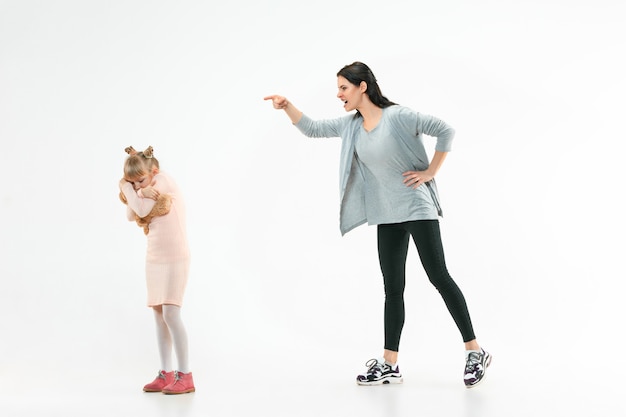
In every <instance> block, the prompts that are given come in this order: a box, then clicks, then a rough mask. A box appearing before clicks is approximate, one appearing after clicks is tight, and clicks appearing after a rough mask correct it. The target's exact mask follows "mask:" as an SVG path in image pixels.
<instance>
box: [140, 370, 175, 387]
mask: <svg viewBox="0 0 626 417" xmlns="http://www.w3.org/2000/svg"><path fill="white" fill-rule="evenodd" d="M173 381H174V371H170V372H165V371H159V374H158V375H157V377H156V378H154V381H152V382H151V383H149V384H146V385H144V387H143V390H144V392H161V391H162V390H163V388H165V387H166V386H167V385H169V384H171V383H172V382H173Z"/></svg>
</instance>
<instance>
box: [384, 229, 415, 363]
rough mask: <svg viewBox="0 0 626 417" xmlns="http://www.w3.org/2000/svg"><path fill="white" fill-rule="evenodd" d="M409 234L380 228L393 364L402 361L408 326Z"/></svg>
mask: <svg viewBox="0 0 626 417" xmlns="http://www.w3.org/2000/svg"><path fill="white" fill-rule="evenodd" d="M408 246H409V233H408V231H406V230H405V229H404V228H402V227H398V226H397V225H393V224H384V225H379V226H378V258H379V262H380V269H381V271H382V274H383V280H384V284H385V319H384V322H385V352H384V358H385V360H386V361H387V362H389V363H390V364H395V363H396V362H397V360H398V350H399V346H400V336H401V334H402V328H403V326H404V314H405V313H404V287H405V267H406V256H407V251H408Z"/></svg>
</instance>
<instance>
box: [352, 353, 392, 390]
mask: <svg viewBox="0 0 626 417" xmlns="http://www.w3.org/2000/svg"><path fill="white" fill-rule="evenodd" d="M365 366H367V367H368V369H367V372H366V373H365V375H358V376H357V377H356V383H357V384H359V385H382V384H401V383H402V374H401V373H400V368H399V367H398V366H397V365H396V369H393V368H392V367H391V365H389V364H387V363H385V361H384V360H382V359H381V360H380V361H379V360H378V359H370V360H369V361H367V363H366V364H365Z"/></svg>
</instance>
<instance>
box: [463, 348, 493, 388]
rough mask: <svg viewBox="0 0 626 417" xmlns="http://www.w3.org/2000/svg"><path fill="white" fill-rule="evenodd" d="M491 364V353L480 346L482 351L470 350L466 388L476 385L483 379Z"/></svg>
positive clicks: (465, 379)
mask: <svg viewBox="0 0 626 417" xmlns="http://www.w3.org/2000/svg"><path fill="white" fill-rule="evenodd" d="M490 364H491V355H490V354H489V353H488V352H485V350H484V349H483V348H480V352H470V353H469V355H468V356H467V363H466V364H465V377H464V378H463V380H464V381H465V387H466V388H472V387H475V386H476V385H478V384H479V383H480V381H482V380H483V378H484V377H485V373H486V372H487V367H488V366H489V365H490Z"/></svg>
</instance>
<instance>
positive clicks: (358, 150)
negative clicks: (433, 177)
mask: <svg viewBox="0 0 626 417" xmlns="http://www.w3.org/2000/svg"><path fill="white" fill-rule="evenodd" d="M385 114H388V113H383V117H382V118H381V120H380V121H379V122H378V125H377V126H376V127H375V128H374V129H372V130H371V131H370V132H367V131H366V130H365V129H364V128H363V127H361V129H360V130H359V136H358V139H357V140H356V144H355V157H356V158H357V163H358V167H359V169H360V171H361V174H362V175H363V178H364V180H365V181H364V191H365V192H364V195H365V213H366V216H367V223H368V224H370V225H374V224H388V223H400V222H404V221H410V220H435V219H437V217H438V214H437V207H436V206H435V203H434V201H433V198H432V195H431V193H430V191H429V190H428V188H427V185H421V186H419V187H417V188H416V189H413V187H412V186H411V187H407V186H406V185H405V184H404V183H403V180H404V177H403V176H402V173H404V172H406V171H413V170H414V168H413V162H412V161H411V157H410V155H409V154H408V153H407V152H406V151H405V150H404V149H403V144H402V143H401V142H400V141H398V139H396V138H395V137H393V136H392V132H391V130H390V129H389V126H388V121H387V118H386V117H385Z"/></svg>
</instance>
